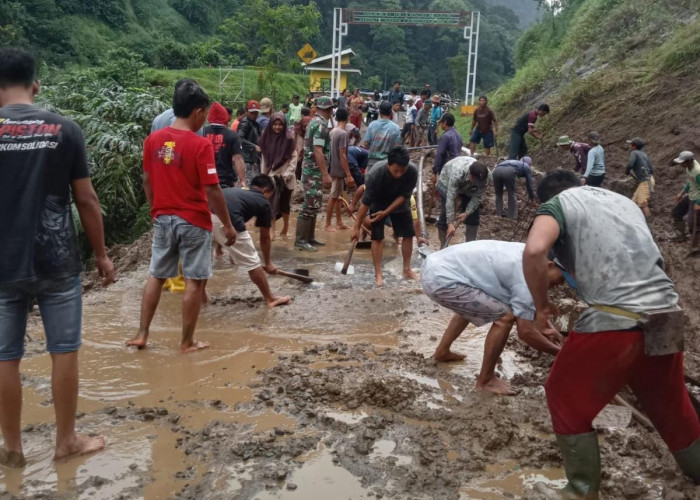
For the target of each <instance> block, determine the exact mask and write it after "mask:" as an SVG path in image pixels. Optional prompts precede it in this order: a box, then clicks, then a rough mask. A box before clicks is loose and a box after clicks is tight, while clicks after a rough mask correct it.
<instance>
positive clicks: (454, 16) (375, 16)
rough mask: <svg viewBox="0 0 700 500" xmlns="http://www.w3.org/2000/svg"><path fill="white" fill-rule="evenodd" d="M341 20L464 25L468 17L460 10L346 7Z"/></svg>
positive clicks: (423, 24) (373, 22)
mask: <svg viewBox="0 0 700 500" xmlns="http://www.w3.org/2000/svg"><path fill="white" fill-rule="evenodd" d="M343 17H344V19H343V21H344V22H346V23H348V24H403V25H410V26H466V24H468V23H467V22H466V21H467V19H468V18H469V16H468V15H465V14H464V13H462V12H431V11H424V10H366V9H346V10H345V15H344V16H343Z"/></svg>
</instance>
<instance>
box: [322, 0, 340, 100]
mask: <svg viewBox="0 0 700 500" xmlns="http://www.w3.org/2000/svg"><path fill="white" fill-rule="evenodd" d="M339 10H340V9H339V8H334V9H333V43H332V44H331V45H332V48H331V98H332V97H333V96H334V95H335V82H336V80H335V78H336V74H335V48H336V46H335V42H336V33H337V32H338V11H339ZM322 90H323V89H322Z"/></svg>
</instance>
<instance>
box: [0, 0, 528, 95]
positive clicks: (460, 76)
mask: <svg viewBox="0 0 700 500" xmlns="http://www.w3.org/2000/svg"><path fill="white" fill-rule="evenodd" d="M537 6H538V2H537V1H536V0H523V1H521V0H433V1H431V2H426V1H419V0H380V1H379V2H377V3H376V4H373V5H372V7H373V8H377V9H411V10H445V11H467V10H479V11H481V13H482V25H481V42H480V43H481V50H480V53H479V62H478V67H479V71H478V75H477V87H478V88H479V89H482V90H491V89H493V88H495V87H497V86H498V85H499V84H500V83H502V82H503V81H504V80H505V79H506V78H508V77H510V76H512V75H513V74H514V64H513V47H514V46H515V42H516V40H517V38H518V37H519V35H520V34H521V30H522V29H523V28H525V27H526V26H527V25H528V24H529V23H531V22H532V21H533V20H534V19H535V17H536V16H537V15H538V13H539V10H538V7H537ZM334 7H367V5H366V4H364V3H362V2H357V1H355V2H353V1H348V0H318V1H317V2H315V3H314V2H307V1H302V0H138V1H137V0H0V44H3V45H8V44H13V45H22V46H28V47H30V48H32V49H33V50H34V51H35V52H36V53H37V54H38V55H39V56H40V57H41V58H42V59H43V60H44V61H45V62H46V63H47V64H50V65H57V66H66V65H79V66H85V65H96V64H101V63H102V62H103V61H104V60H105V58H106V55H107V53H108V52H109V51H110V50H111V49H113V48H115V47H120V48H126V49H128V50H130V51H132V52H134V53H136V54H138V55H139V56H140V57H141V58H142V59H143V61H144V62H145V63H146V64H147V65H149V66H152V67H156V68H171V69H183V68H195V67H206V66H228V67H231V66H246V65H248V66H249V65H254V66H262V67H266V68H274V70H275V71H291V72H300V71H301V64H300V61H299V60H298V58H297V56H296V51H297V50H298V49H299V48H300V47H301V46H302V45H303V44H304V43H306V42H311V44H312V45H313V46H314V47H315V48H316V49H317V51H318V52H319V53H320V54H323V53H328V52H329V51H330V49H331V47H330V40H331V36H330V32H331V29H332V13H333V8H334ZM345 45H346V46H347V47H352V48H353V49H354V50H355V52H356V53H357V55H358V57H356V58H355V60H354V61H353V65H354V66H355V67H357V68H359V69H361V70H362V73H363V74H362V76H360V77H354V80H353V81H351V84H352V85H361V86H366V87H373V88H383V87H385V82H387V84H390V83H391V81H393V80H394V79H400V80H402V81H403V82H405V84H406V85H407V86H412V85H419V84H420V85H422V84H423V83H425V82H430V83H431V85H432V86H433V88H435V89H439V90H444V91H447V92H453V93H458V94H459V95H461V94H462V93H463V86H464V80H465V75H466V66H467V43H466V42H465V41H464V40H463V37H462V31H461V30H460V29H457V28H438V29H436V28H429V27H406V28H400V27H396V26H373V27H368V26H352V27H351V28H350V30H349V36H348V37H347V38H346V41H345Z"/></svg>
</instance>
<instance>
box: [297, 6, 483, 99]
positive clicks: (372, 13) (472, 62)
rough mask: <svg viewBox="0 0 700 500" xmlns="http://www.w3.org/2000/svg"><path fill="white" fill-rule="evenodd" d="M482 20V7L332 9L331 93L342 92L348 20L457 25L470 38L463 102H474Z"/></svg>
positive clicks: (363, 22) (405, 24) (466, 37)
mask: <svg viewBox="0 0 700 500" xmlns="http://www.w3.org/2000/svg"><path fill="white" fill-rule="evenodd" d="M480 22H481V13H480V12H479V11H471V12H438V11H426V10H374V9H342V8H335V9H333V43H332V46H333V49H332V52H331V55H332V58H331V97H336V96H337V95H338V93H339V92H340V81H341V79H340V74H341V70H342V61H341V52H342V47H343V37H344V36H347V34H348V24H393V25H399V26H432V27H457V28H464V39H465V40H469V52H468V54H469V55H468V61H467V82H466V86H465V91H464V104H472V105H473V104H474V100H475V92H476V59H477V56H478V54H479V25H480ZM312 50H313V49H312ZM300 57H301V56H300Z"/></svg>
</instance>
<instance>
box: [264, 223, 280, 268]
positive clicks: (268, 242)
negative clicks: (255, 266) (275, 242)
mask: <svg viewBox="0 0 700 500" xmlns="http://www.w3.org/2000/svg"><path fill="white" fill-rule="evenodd" d="M271 248H272V238H271V237H270V228H269V227H261V228H260V250H261V251H262V254H263V261H264V262H265V271H266V272H267V273H269V274H275V273H276V272H277V268H276V267H275V266H274V265H273V264H272V259H271V258H270V249H271Z"/></svg>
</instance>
